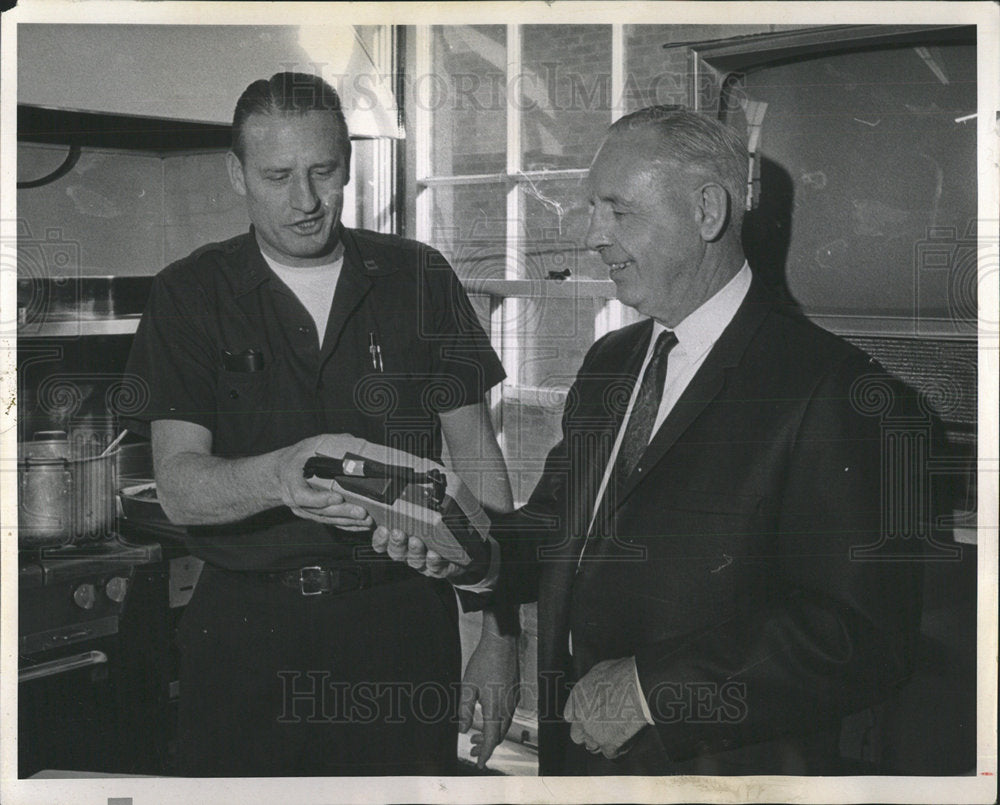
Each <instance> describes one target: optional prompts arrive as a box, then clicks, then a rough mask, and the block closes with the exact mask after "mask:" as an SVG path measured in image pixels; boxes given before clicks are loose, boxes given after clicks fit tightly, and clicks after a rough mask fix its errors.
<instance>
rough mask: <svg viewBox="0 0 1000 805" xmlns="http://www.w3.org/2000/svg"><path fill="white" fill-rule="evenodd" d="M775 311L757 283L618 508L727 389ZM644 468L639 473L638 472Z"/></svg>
mask: <svg viewBox="0 0 1000 805" xmlns="http://www.w3.org/2000/svg"><path fill="white" fill-rule="evenodd" d="M773 307H774V300H773V298H772V297H771V296H770V294H769V293H768V292H767V291H766V289H765V288H764V287H763V286H762V285H761V284H760V281H759V280H757V279H754V280H753V281H752V282H751V284H750V288H749V290H748V291H747V295H746V298H745V299H744V300H743V303H742V304H741V305H740V307H739V309H738V310H737V311H736V316H734V317H733V320H732V321H731V322H730V323H729V326H728V327H726V329H725V330H724V331H723V332H722V335H721V336H720V337H719V340H718V341H716V343H715V346H713V347H712V350H711V352H709V354H708V357H707V358H706V359H705V362H704V363H703V364H702V365H701V368H700V369H699V370H698V371H697V372H696V373H695V376H694V377H693V378H692V380H691V382H690V384H688V387H687V388H686V389H685V390H684V393H683V394H681V396H680V398H679V399H678V400H677V403H676V404H675V405H674V407H673V409H671V411H670V413H669V414H668V415H667V418H666V419H665V420H664V422H663V424H662V425H661V426H660V429H659V430H658V431H657V432H656V434H655V435H654V436H653V438H652V440H651V441H650V443H649V447H648V448H646V452H645V453H643V455H642V457H641V458H640V459H639V463H638V464H637V465H636V470H634V471H633V472H632V473H631V475H629V476H628V478H626V479H625V482H624V484H623V485H622V487H621V489H620V490H619V495H618V505H619V506H621V504H622V503H624V502H625V500H626V499H627V498H628V496H629V495H631V494H632V492H633V491H635V488H636V487H637V486H638V485H639V484H640V483H641V482H642V481H643V479H645V478H647V477H649V474H650V469H651V468H652V467H653V466H654V465H656V464H657V463H658V462H659V461H661V460H662V459H663V457H664V456H665V455H666V454H667V452H668V451H669V450H670V448H671V447H673V445H674V444H675V443H676V442H677V440H678V439H679V438H680V436H681V435H682V434H683V433H684V431H686V430H687V429H688V427H689V426H690V425H691V423H692V422H694V421H695V419H697V417H698V415H699V414H701V412H702V411H704V410H705V408H706V407H707V406H708V405H709V403H711V402H712V400H714V399H715V398H716V397H717V396H718V394H719V392H720V391H721V390H722V388H723V386H724V385H725V380H726V373H727V372H728V371H729V369H731V368H732V367H734V366H736V365H737V364H739V362H740V359H741V358H742V356H743V352H744V351H745V350H746V348H747V345H748V344H749V343H750V339H751V338H752V337H753V334H754V332H756V330H757V328H758V327H759V326H760V323H761V322H762V321H763V320H764V316H765V315H766V314H767V312H768V311H769V310H771V309H772V308H773ZM640 467H641V468H642V471H641V472H639V471H638V469H639V468H640Z"/></svg>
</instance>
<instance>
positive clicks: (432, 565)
mask: <svg viewBox="0 0 1000 805" xmlns="http://www.w3.org/2000/svg"><path fill="white" fill-rule="evenodd" d="M372 549H373V550H375V551H377V552H378V553H385V554H388V555H389V558H390V559H393V560H395V561H396V562H406V564H408V565H409V566H410V567H412V568H413V569H414V570H416V571H419V572H420V573H422V574H423V575H425V576H430V577H431V578H434V579H447V580H448V581H450V582H451V583H452V584H476V583H477V582H479V581H482V580H483V578H484V577H485V576H486V573H487V572H488V571H489V568H490V558H491V553H490V549H489V545H488V543H483V552H482V554H481V555H480V556H474V557H472V559H473V561H472V564H470V565H468V566H467V567H461V566H460V565H456V564H455V563H454V562H449V561H448V560H447V559H445V558H444V557H443V556H441V554H439V553H437V552H436V551H433V550H431V549H430V548H428V547H427V546H426V545H425V544H424V541H423V540H422V539H420V538H419V537H411V536H408V535H407V534H406V533H404V532H403V531H400V530H399V529H398V528H393V529H391V530H390V529H388V528H386V527H385V526H379V527H378V528H376V529H375V533H374V534H372Z"/></svg>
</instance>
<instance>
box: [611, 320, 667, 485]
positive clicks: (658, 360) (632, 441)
mask: <svg viewBox="0 0 1000 805" xmlns="http://www.w3.org/2000/svg"><path fill="white" fill-rule="evenodd" d="M676 344H677V336H676V335H674V334H673V333H672V332H671V331H669V330H665V331H664V332H662V333H660V336H659V338H657V339H656V346H654V347H653V356H652V357H651V358H650V359H649V363H648V364H646V371H645V372H644V373H643V375H642V383H641V384H640V385H639V393H638V395H637V396H636V398H635V405H633V406H632V413H631V415H630V416H629V418H628V424H627V425H626V427H625V435H624V436H623V437H622V443H621V447H619V448H618V460H617V461H616V462H615V476H617V479H618V483H621V482H623V481H624V480H625V479H626V478H628V477H629V475H631V474H632V470H634V469H635V465H636V464H638V463H639V457H640V456H641V455H642V454H643V452H645V450H646V447H647V446H648V445H649V437H650V436H652V435H653V423H654V422H656V415H657V413H659V410H660V400H661V399H662V398H663V381H664V380H665V379H666V377H667V356H668V355H669V354H670V350H671V349H673V348H674V345H676Z"/></svg>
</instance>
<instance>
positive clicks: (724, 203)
mask: <svg viewBox="0 0 1000 805" xmlns="http://www.w3.org/2000/svg"><path fill="white" fill-rule="evenodd" d="M728 221H729V193H728V192H726V188H724V187H723V186H722V185H720V184H716V183H715V182H710V183H708V184H704V185H702V186H701V188H699V190H698V226H699V228H700V231H701V239H702V240H703V241H705V242H706V243H712V242H713V241H716V240H718V239H719V238H720V237H721V236H722V233H723V232H725V231H726V224H727V222H728Z"/></svg>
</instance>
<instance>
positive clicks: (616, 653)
mask: <svg viewBox="0 0 1000 805" xmlns="http://www.w3.org/2000/svg"><path fill="white" fill-rule="evenodd" d="M747 164H748V159H747V152H746V149H745V147H744V145H743V143H742V142H741V140H740V139H739V137H738V136H736V135H735V134H734V133H733V132H732V131H730V130H728V129H726V128H725V127H723V126H722V125H721V124H719V123H717V122H715V121H712V120H710V119H708V118H705V117H702V116H700V115H697V114H694V113H691V112H686V111H677V110H672V109H666V108H663V107H654V108H650V109H644V110H641V111H639V112H636V113H633V114H631V115H628V116H627V117H625V118H622V119H621V120H619V121H618V122H617V123H615V124H614V125H613V126H612V127H611V129H610V132H609V134H608V136H607V138H606V140H605V141H604V143H603V145H602V146H601V149H600V151H599V152H598V154H597V156H596V157H595V159H594V162H593V164H592V166H591V169H590V176H589V186H590V194H591V196H590V201H591V205H592V212H591V220H590V228H589V231H588V235H587V246H588V247H589V248H591V249H593V250H595V251H597V252H598V253H599V254H600V255H601V258H602V259H603V261H604V262H605V263H606V264H607V265H608V267H609V272H610V276H611V279H612V280H613V281H614V282H615V284H616V286H617V292H618V298H619V299H620V300H621V301H622V302H623V303H625V304H627V305H629V306H631V307H633V308H635V309H636V310H637V311H639V312H640V313H642V314H644V315H646V316H648V317H649V318H648V319H647V320H645V321H643V322H640V323H638V324H634V325H631V326H628V327H625V328H623V329H621V330H618V331H615V332H612V333H610V334H608V335H607V336H605V337H604V338H602V339H600V340H599V341H598V342H597V343H596V344H594V346H593V347H592V348H591V350H590V351H589V353H588V354H587V356H586V358H585V359H584V362H583V365H582V366H581V368H580V370H579V373H578V375H577V378H576V381H575V383H574V384H573V387H572V388H571V389H570V391H569V394H568V397H567V401H566V407H565V412H564V416H563V433H562V440H561V441H560V442H559V444H558V445H556V447H555V448H553V450H552V452H551V453H550V454H549V456H548V459H547V462H546V466H545V471H544V474H543V476H542V478H541V480H540V482H539V484H538V486H537V487H536V489H535V491H534V492H533V494H532V496H531V499H530V500H529V501H528V503H527V505H525V506H524V507H522V508H521V509H519V510H518V511H517V512H515V513H514V514H512V515H510V516H507V517H505V518H503V519H500V520H498V521H497V522H496V523H495V528H494V533H495V535H496V536H497V537H498V538H499V541H500V543H501V548H502V550H501V559H500V561H499V562H498V563H493V564H492V565H491V567H490V569H489V570H488V571H487V572H486V574H485V578H484V579H482V581H480V583H479V585H478V587H476V586H475V585H473V589H479V590H481V591H482V590H489V591H491V592H492V594H493V595H494V596H495V597H496V598H497V599H500V600H505V601H509V602H518V601H531V600H537V601H538V617H539V657H538V667H539V720H540V763H541V772H542V773H543V774H678V773H706V774H762V773H776V774H829V773H838V772H843V771H846V770H848V769H847V768H845V766H844V765H843V763H842V761H841V758H840V756H839V751H838V738H839V734H840V725H841V720H842V719H843V718H844V717H846V716H848V715H850V714H852V713H856V712H859V711H862V710H864V709H866V708H869V707H871V706H873V705H875V704H876V703H878V702H879V701H880V700H882V699H883V698H884V697H885V696H886V695H888V693H889V691H891V690H892V688H893V686H895V685H897V684H899V683H900V682H901V681H903V680H904V679H905V678H906V677H907V675H908V673H909V670H910V666H911V657H912V651H913V643H914V640H915V635H916V630H917V626H918V622H919V609H920V598H919V593H918V590H919V573H918V570H919V565H918V564H917V563H914V562H908V561H898V560H896V561H892V560H888V559H890V557H889V556H888V555H887V554H886V553H885V552H884V551H881V552H880V551H879V550H877V549H876V548H874V547H873V546H878V545H879V544H880V542H879V540H880V535H881V519H882V518H881V512H882V495H883V494H884V493H887V492H892V491H893V490H891V489H888V490H887V489H885V488H884V487H885V479H884V478H883V474H882V471H881V466H882V463H881V439H880V421H879V418H878V417H877V416H872V415H870V412H871V408H872V406H870V405H868V402H867V401H866V395H868V394H871V393H873V389H874V390H876V392H877V393H879V394H884V395H886V396H888V398H889V399H890V400H891V402H892V404H895V405H899V406H904V405H906V404H907V401H906V400H905V395H902V394H901V393H900V390H899V389H897V388H896V387H895V386H894V385H893V384H892V382H891V381H890V380H889V379H888V378H886V377H885V376H884V373H883V372H882V370H881V368H880V367H879V366H878V365H877V364H876V363H875V362H874V361H872V360H871V359H869V358H868V357H867V356H866V355H864V354H863V353H861V352H860V351H858V350H857V349H855V348H853V347H852V346H850V345H848V344H847V343H845V342H844V341H842V340H841V339H839V338H837V337H835V336H833V335H831V334H829V333H827V332H825V331H823V330H821V329H819V328H818V327H816V326H815V325H813V324H811V323H810V322H809V321H807V320H806V319H805V318H803V317H801V316H799V315H796V314H794V313H792V312H789V311H787V310H785V309H783V308H782V307H781V306H780V305H779V304H778V302H777V300H776V299H775V298H774V297H772V295H771V294H770V292H769V291H768V290H767V289H766V288H765V287H763V286H762V285H761V283H760V281H759V280H756V279H754V278H753V276H752V273H751V271H750V268H749V266H748V265H747V264H746V261H745V258H744V255H743V251H742V247H741V243H740V225H741V222H742V217H743V210H744V207H745V192H746V183H747ZM373 544H374V546H375V547H376V549H379V550H385V551H387V552H388V553H389V554H390V555H391V556H393V558H396V559H405V560H406V561H408V562H409V563H410V564H411V565H413V566H415V567H418V568H420V569H422V570H423V572H425V573H427V574H429V575H439V576H449V577H451V578H452V580H453V582H458V581H466V582H467V581H469V580H470V578H471V579H472V580H475V579H476V578H479V577H481V576H483V571H482V570H481V569H480V570H478V571H468V570H466V571H465V572H464V573H463V574H461V575H459V574H458V570H457V569H456V568H454V567H451V566H448V565H447V564H446V563H444V562H443V561H442V560H441V559H440V557H438V556H436V555H435V554H433V553H428V552H426V551H425V550H424V548H423V546H422V545H421V544H420V543H419V541H416V540H409V542H407V541H406V539H405V535H402V534H399V533H398V532H394V533H391V534H390V533H388V532H386V531H385V530H383V529H379V530H378V531H377V532H376V535H375V538H374V541H373ZM880 560H888V561H880ZM852 770H853V769H852Z"/></svg>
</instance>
